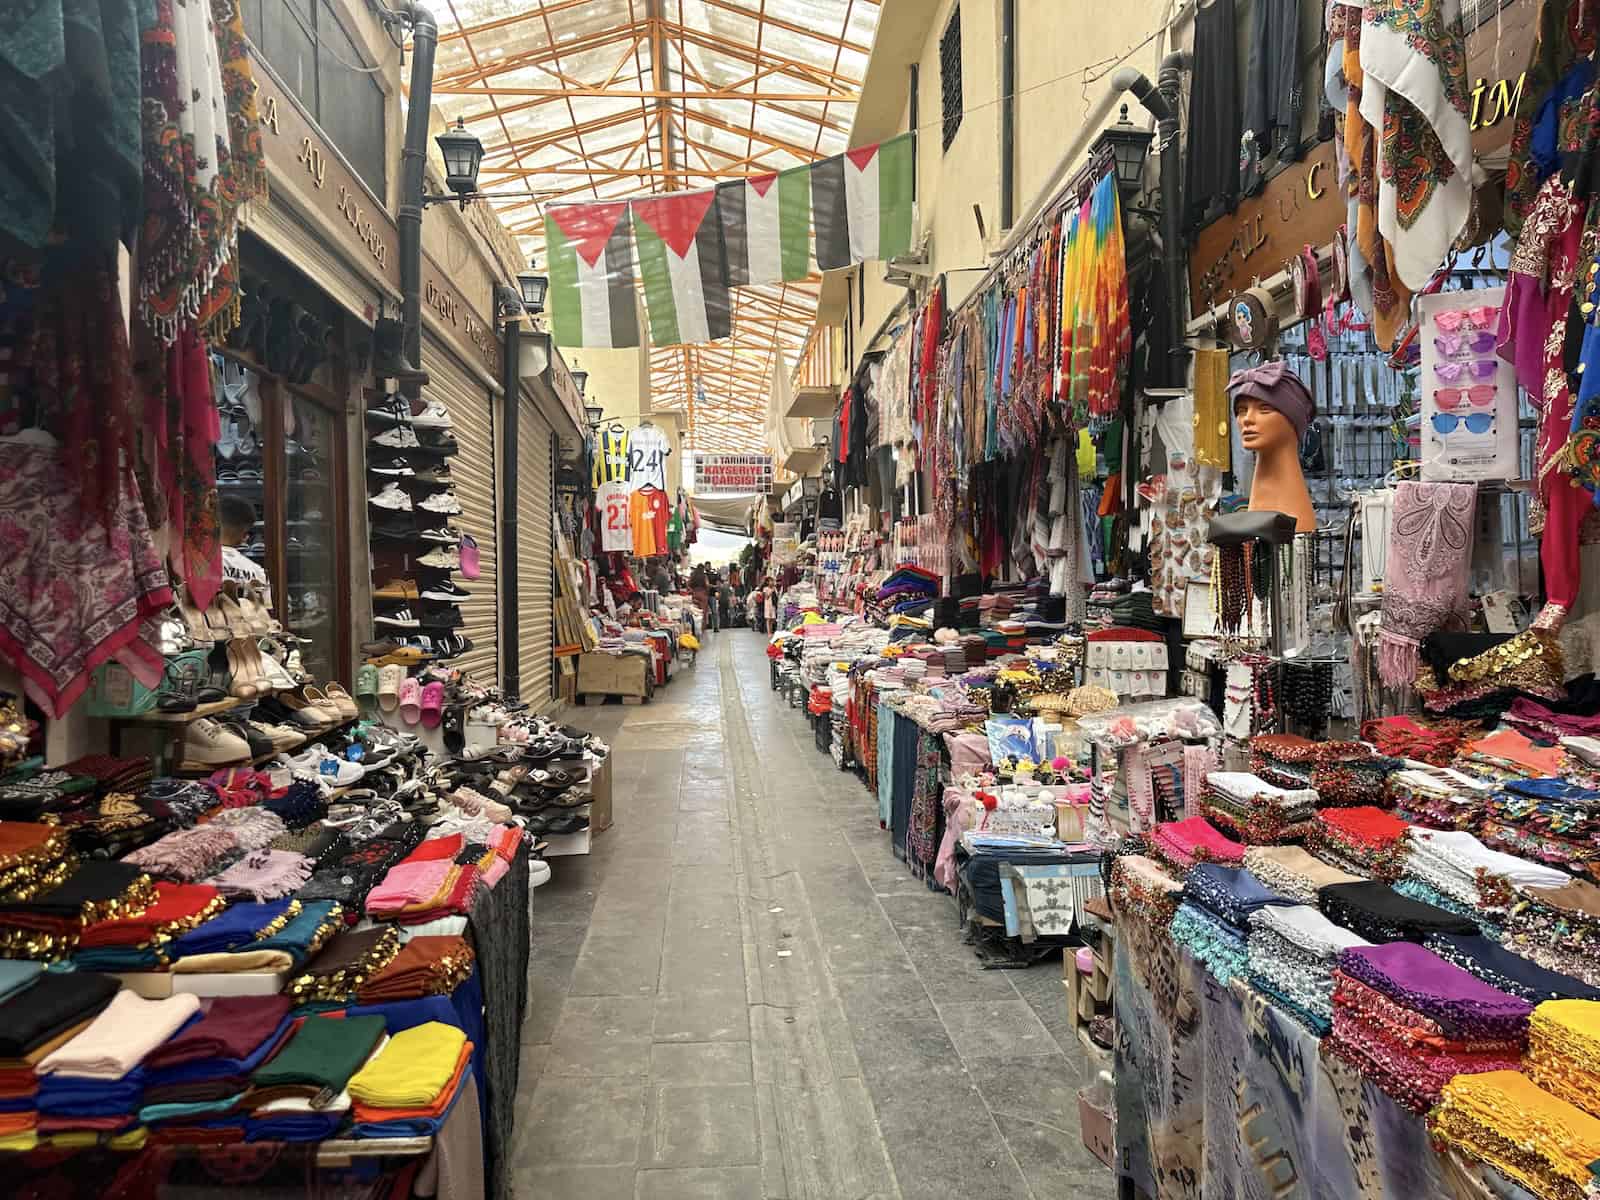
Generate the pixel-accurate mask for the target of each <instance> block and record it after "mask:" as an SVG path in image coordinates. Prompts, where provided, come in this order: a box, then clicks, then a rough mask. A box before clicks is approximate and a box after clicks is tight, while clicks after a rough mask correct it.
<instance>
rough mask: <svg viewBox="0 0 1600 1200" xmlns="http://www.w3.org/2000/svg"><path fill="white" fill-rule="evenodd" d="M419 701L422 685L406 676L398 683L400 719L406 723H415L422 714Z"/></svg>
mask: <svg viewBox="0 0 1600 1200" xmlns="http://www.w3.org/2000/svg"><path fill="white" fill-rule="evenodd" d="M421 701H422V685H421V684H419V683H418V682H417V681H416V680H415V679H412V678H410V677H409V676H408V677H407V678H406V681H405V682H404V683H402V684H401V685H400V719H401V720H402V721H404V722H405V723H406V724H407V725H415V724H416V723H417V721H418V719H419V718H420V717H421V716H422V704H421Z"/></svg>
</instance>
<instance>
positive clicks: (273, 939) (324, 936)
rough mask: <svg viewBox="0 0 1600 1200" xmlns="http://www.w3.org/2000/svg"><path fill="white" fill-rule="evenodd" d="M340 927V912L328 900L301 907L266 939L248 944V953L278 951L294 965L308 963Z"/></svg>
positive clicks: (341, 913) (341, 923)
mask: <svg viewBox="0 0 1600 1200" xmlns="http://www.w3.org/2000/svg"><path fill="white" fill-rule="evenodd" d="M343 928H344V910H343V909H342V908H340V907H339V906H338V905H337V904H335V903H333V901H331V900H317V901H313V902H311V903H307V904H302V905H301V907H300V913H299V915H298V916H296V917H294V918H293V919H291V920H290V921H289V922H288V923H287V924H285V925H284V927H283V928H282V929H280V930H278V931H277V932H276V933H273V934H271V935H270V936H268V937H264V938H262V939H260V940H259V941H255V942H252V943H250V945H249V946H248V947H247V949H248V950H253V951H257V952H260V951H274V950H277V951H282V952H283V953H285V954H287V955H288V956H289V958H290V961H291V962H292V963H293V965H295V966H299V965H300V964H301V963H303V962H306V961H308V960H309V959H310V958H311V956H312V955H313V954H315V953H316V952H317V951H318V950H320V949H322V947H323V946H324V945H326V944H327V941H328V939H329V938H331V937H332V936H333V935H334V934H336V933H338V932H339V930H341V929H343Z"/></svg>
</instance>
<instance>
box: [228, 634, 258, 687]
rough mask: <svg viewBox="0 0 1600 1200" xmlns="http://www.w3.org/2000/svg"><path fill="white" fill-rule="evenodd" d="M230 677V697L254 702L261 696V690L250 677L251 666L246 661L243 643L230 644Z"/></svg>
mask: <svg viewBox="0 0 1600 1200" xmlns="http://www.w3.org/2000/svg"><path fill="white" fill-rule="evenodd" d="M228 675H229V677H230V682H229V684H228V695H230V696H234V697H236V698H238V699H240V700H254V699H255V698H256V697H257V696H259V695H260V694H261V689H260V688H259V687H258V686H257V685H256V682H255V680H253V679H252V678H251V677H250V666H249V663H248V662H247V660H246V659H245V654H244V643H243V642H242V641H240V642H229V643H228Z"/></svg>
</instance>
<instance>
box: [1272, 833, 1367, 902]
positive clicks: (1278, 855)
mask: <svg viewBox="0 0 1600 1200" xmlns="http://www.w3.org/2000/svg"><path fill="white" fill-rule="evenodd" d="M1244 865H1245V866H1246V867H1248V868H1249V869H1250V872H1251V873H1252V874H1253V875H1254V876H1255V877H1256V878H1257V879H1259V880H1260V881H1261V882H1262V883H1264V884H1265V885H1266V886H1267V887H1269V888H1271V889H1272V890H1273V891H1275V892H1277V893H1278V894H1279V895H1281V896H1284V897H1286V898H1288V899H1290V900H1293V901H1295V902H1297V903H1300V904H1310V905H1315V904H1316V902H1317V893H1318V892H1319V891H1320V890H1321V889H1323V888H1325V887H1327V886H1328V885H1330V884H1334V883H1360V882H1361V876H1359V875H1352V874H1350V872H1348V871H1344V870H1341V869H1340V868H1338V867H1335V866H1330V865H1329V864H1328V863H1325V862H1323V861H1322V860H1321V859H1320V858H1317V857H1316V856H1315V855H1313V854H1311V853H1310V852H1308V851H1306V850H1303V849H1301V848H1300V847H1299V846H1251V847H1250V849H1249V850H1247V851H1245V855H1244Z"/></svg>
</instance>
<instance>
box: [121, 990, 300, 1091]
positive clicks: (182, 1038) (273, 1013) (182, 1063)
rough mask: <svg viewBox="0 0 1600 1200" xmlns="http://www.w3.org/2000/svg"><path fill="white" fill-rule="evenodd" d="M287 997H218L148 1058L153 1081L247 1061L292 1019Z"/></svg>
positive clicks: (148, 1067) (148, 1071) (146, 1061)
mask: <svg viewBox="0 0 1600 1200" xmlns="http://www.w3.org/2000/svg"><path fill="white" fill-rule="evenodd" d="M289 1008H290V1000H289V998H288V997H287V996H218V997H217V998H216V999H214V1000H211V1001H209V1002H208V1004H207V1005H206V1010H205V1013H204V1015H203V1016H201V1018H200V1019H199V1020H198V1021H195V1022H194V1023H193V1024H191V1025H188V1026H186V1027H184V1028H183V1029H182V1030H180V1031H179V1032H178V1033H177V1034H176V1035H175V1036H173V1037H172V1038H170V1039H168V1040H167V1041H166V1042H164V1043H162V1044H161V1045H159V1046H157V1047H156V1048H155V1049H154V1050H152V1051H151V1052H150V1053H149V1054H147V1055H145V1058H144V1066H145V1069H146V1072H147V1073H148V1075H149V1077H150V1079H151V1080H152V1081H159V1080H163V1079H170V1078H172V1074H171V1072H172V1070H173V1069H174V1068H178V1067H189V1068H191V1069H192V1064H194V1063H203V1062H210V1061H215V1060H219V1059H241V1060H242V1059H246V1058H248V1057H249V1056H250V1054H251V1053H252V1052H253V1051H254V1050H255V1049H256V1048H257V1047H258V1046H260V1045H261V1043H262V1042H263V1041H264V1040H265V1039H266V1038H267V1037H268V1036H270V1035H271V1034H272V1033H273V1032H274V1031H275V1030H276V1029H277V1028H278V1026H279V1025H280V1024H281V1023H282V1022H283V1019H284V1018H285V1017H287V1016H288V1015H289Z"/></svg>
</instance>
